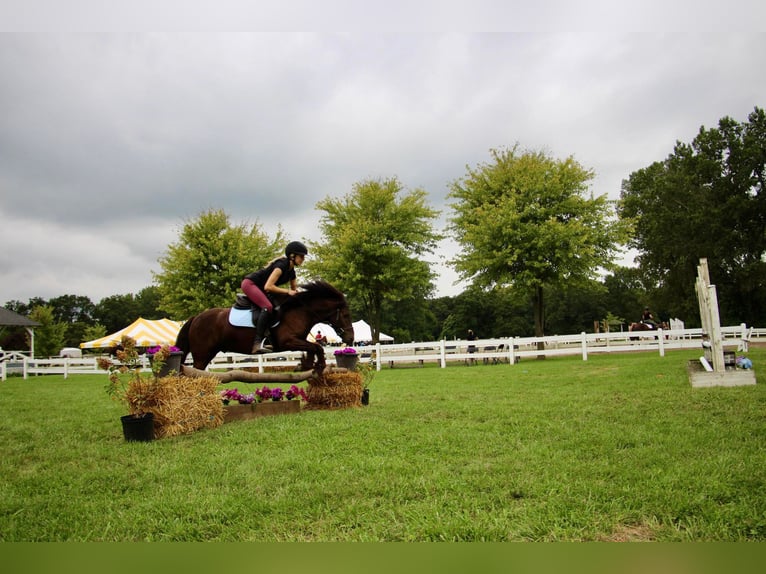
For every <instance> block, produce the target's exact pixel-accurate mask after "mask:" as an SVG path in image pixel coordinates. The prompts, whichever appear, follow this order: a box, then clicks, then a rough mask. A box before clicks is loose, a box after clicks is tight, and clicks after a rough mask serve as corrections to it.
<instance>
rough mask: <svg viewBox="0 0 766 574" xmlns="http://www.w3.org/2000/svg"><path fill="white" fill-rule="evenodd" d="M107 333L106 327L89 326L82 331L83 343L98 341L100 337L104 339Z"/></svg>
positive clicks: (98, 324)
mask: <svg viewBox="0 0 766 574" xmlns="http://www.w3.org/2000/svg"><path fill="white" fill-rule="evenodd" d="M108 333H109V332H108V331H107V330H106V327H104V326H103V325H101V324H100V323H94V324H93V325H89V326H88V327H87V328H86V329H85V330H84V331H83V334H82V336H83V339H82V340H83V341H94V340H96V339H100V338H101V337H106V335H107V334H108Z"/></svg>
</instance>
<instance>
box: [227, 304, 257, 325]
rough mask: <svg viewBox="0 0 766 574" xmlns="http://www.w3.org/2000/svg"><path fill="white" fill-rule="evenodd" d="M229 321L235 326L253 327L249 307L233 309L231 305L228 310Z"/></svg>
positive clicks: (251, 313)
mask: <svg viewBox="0 0 766 574" xmlns="http://www.w3.org/2000/svg"><path fill="white" fill-rule="evenodd" d="M229 323H231V324H232V325H234V326H235V327H250V328H254V327H253V312H252V311H251V310H250V309H235V308H234V307H232V308H231V309H230V310H229Z"/></svg>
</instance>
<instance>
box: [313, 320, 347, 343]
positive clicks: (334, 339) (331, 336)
mask: <svg viewBox="0 0 766 574" xmlns="http://www.w3.org/2000/svg"><path fill="white" fill-rule="evenodd" d="M318 331H321V332H322V337H324V338H325V339H327V342H328V343H330V344H332V345H335V344H338V343H342V342H343V341H342V340H341V338H340V337H338V333H336V332H335V329H333V328H332V327H330V325H328V324H327V323H317V324H316V325H314V326H313V327H311V331H309V336H308V337H307V338H308V340H309V341H316V334H317V332H318Z"/></svg>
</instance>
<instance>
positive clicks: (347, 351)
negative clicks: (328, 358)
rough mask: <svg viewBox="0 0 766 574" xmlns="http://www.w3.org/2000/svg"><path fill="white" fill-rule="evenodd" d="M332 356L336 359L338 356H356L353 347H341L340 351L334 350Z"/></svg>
mask: <svg viewBox="0 0 766 574" xmlns="http://www.w3.org/2000/svg"><path fill="white" fill-rule="evenodd" d="M333 354H334V355H335V356H336V357H337V356H339V355H356V349H354V347H343V348H342V349H335V353H333Z"/></svg>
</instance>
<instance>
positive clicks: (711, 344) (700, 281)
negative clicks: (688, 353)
mask: <svg viewBox="0 0 766 574" xmlns="http://www.w3.org/2000/svg"><path fill="white" fill-rule="evenodd" d="M694 289H695V291H696V292H697V301H698V302H699V307H700V319H701V322H702V346H703V349H704V356H703V357H700V361H699V362H697V361H690V362H689V365H688V366H687V370H688V372H689V382H690V383H691V385H692V386H693V387H714V386H724V387H733V386H739V385H754V384H755V373H754V372H753V370H752V369H747V370H744V369H736V368H734V369H730V370H727V369H726V364H725V362H724V354H723V337H722V335H721V320H720V317H719V314H718V295H717V293H716V288H715V285H711V284H710V272H709V270H708V266H707V259H704V258H703V259H700V264H699V265H698V266H697V282H696V284H695V286H694ZM703 366H704V368H703Z"/></svg>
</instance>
